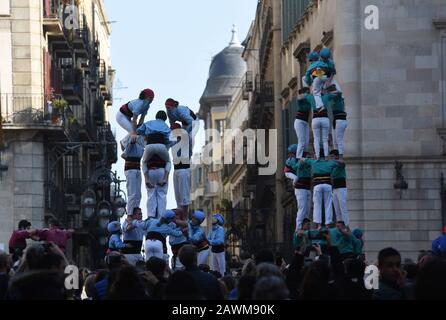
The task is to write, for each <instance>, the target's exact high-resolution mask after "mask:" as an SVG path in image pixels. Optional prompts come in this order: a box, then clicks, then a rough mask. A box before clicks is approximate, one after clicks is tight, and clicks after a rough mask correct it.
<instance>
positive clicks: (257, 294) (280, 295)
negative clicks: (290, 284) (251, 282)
mask: <svg viewBox="0 0 446 320" xmlns="http://www.w3.org/2000/svg"><path fill="white" fill-rule="evenodd" d="M289 294H290V292H289V290H288V288H287V285H286V283H285V281H284V280H283V278H281V277H277V276H268V277H263V278H260V279H259V280H258V281H257V283H256V285H255V287H254V292H253V299H254V300H286V299H288V298H289Z"/></svg>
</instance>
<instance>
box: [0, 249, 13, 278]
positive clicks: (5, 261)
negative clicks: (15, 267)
mask: <svg viewBox="0 0 446 320" xmlns="http://www.w3.org/2000/svg"><path fill="white" fill-rule="evenodd" d="M10 268H11V259H10V257H9V255H8V254H7V253H6V252H5V251H2V250H0V273H8V272H9V269H10Z"/></svg>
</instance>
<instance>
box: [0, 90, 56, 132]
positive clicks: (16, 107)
mask: <svg viewBox="0 0 446 320" xmlns="http://www.w3.org/2000/svg"><path fill="white" fill-rule="evenodd" d="M0 114H1V121H2V126H3V128H4V129H22V130H24V129H26V130H49V131H62V130H63V128H64V127H63V115H60V114H58V112H56V110H54V109H53V108H52V106H51V103H50V99H49V98H48V97H47V96H45V95H38V94H1V95H0Z"/></svg>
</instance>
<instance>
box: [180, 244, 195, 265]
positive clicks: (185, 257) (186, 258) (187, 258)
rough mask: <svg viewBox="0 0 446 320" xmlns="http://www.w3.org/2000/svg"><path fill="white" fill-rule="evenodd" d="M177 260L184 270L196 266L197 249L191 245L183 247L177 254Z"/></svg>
mask: <svg viewBox="0 0 446 320" xmlns="http://www.w3.org/2000/svg"><path fill="white" fill-rule="evenodd" d="M178 258H179V259H180V262H181V264H182V265H183V266H184V267H185V268H186V269H189V268H192V267H194V266H196V265H197V249H196V248H195V246H192V245H186V246H183V247H181V249H180V251H179V252H178Z"/></svg>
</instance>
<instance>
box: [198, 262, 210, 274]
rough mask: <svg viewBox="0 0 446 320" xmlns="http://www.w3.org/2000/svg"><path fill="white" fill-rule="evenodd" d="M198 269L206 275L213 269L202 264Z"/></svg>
mask: <svg viewBox="0 0 446 320" xmlns="http://www.w3.org/2000/svg"><path fill="white" fill-rule="evenodd" d="M198 269H200V270H201V271H203V272H206V273H209V272H210V271H211V267H209V266H208V265H207V264H200V265H199V266H198Z"/></svg>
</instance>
